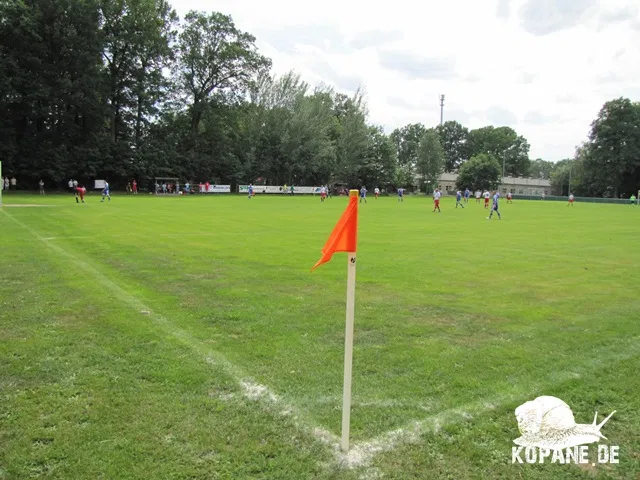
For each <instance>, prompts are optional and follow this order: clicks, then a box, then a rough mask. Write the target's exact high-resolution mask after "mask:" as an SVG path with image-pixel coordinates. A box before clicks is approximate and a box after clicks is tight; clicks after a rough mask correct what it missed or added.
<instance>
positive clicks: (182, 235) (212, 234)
mask: <svg viewBox="0 0 640 480" xmlns="http://www.w3.org/2000/svg"><path fill="white" fill-rule="evenodd" d="M247 235H250V233H247V232H228V233H225V232H222V233H216V232H201V233H198V232H194V233H159V234H153V235H150V236H147V235H141V234H137V233H131V232H129V233H126V234H124V233H123V234H105V235H103V234H100V235H99V236H98V235H94V236H91V235H78V236H75V235H74V236H69V237H67V236H59V237H42V239H43V240H71V239H86V238H120V237H123V236H127V237H139V238H148V237H179V238H188V237H234V236H247Z"/></svg>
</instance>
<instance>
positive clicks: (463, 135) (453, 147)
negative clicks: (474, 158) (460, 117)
mask: <svg viewBox="0 0 640 480" xmlns="http://www.w3.org/2000/svg"><path fill="white" fill-rule="evenodd" d="M436 130H437V132H438V135H439V137H440V144H441V145H442V148H443V149H444V157H445V166H444V171H445V172H456V171H458V168H460V165H462V164H463V163H464V162H465V161H467V160H468V159H469V156H468V147H467V139H468V138H469V129H467V128H466V127H463V126H462V125H461V124H460V123H458V122H455V121H448V122H444V123H443V124H442V125H438V127H437V128H436Z"/></svg>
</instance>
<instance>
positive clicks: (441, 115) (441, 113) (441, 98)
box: [440, 95, 444, 125]
mask: <svg viewBox="0 0 640 480" xmlns="http://www.w3.org/2000/svg"><path fill="white" fill-rule="evenodd" d="M443 119H444V95H440V125H442V121H443Z"/></svg>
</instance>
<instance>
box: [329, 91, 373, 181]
mask: <svg viewBox="0 0 640 480" xmlns="http://www.w3.org/2000/svg"><path fill="white" fill-rule="evenodd" d="M334 114H335V115H336V117H337V120H338V127H337V131H336V132H335V134H336V137H337V138H336V148H337V150H336V153H337V167H336V177H337V178H336V179H337V180H340V181H343V182H346V183H348V184H350V185H357V184H359V183H361V182H362V180H363V179H362V177H361V176H360V165H361V164H362V163H363V160H364V157H365V154H366V150H367V146H368V144H369V127H368V126H367V106H366V102H365V98H364V92H362V91H361V90H358V91H357V92H356V93H355V94H354V95H353V96H352V97H347V96H345V95H341V94H338V95H336V98H335V105H334Z"/></svg>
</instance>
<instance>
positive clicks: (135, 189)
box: [132, 179, 138, 195]
mask: <svg viewBox="0 0 640 480" xmlns="http://www.w3.org/2000/svg"><path fill="white" fill-rule="evenodd" d="M132 186H133V194H134V195H137V194H138V182H136V181H135V179H134V180H133V184H132Z"/></svg>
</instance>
